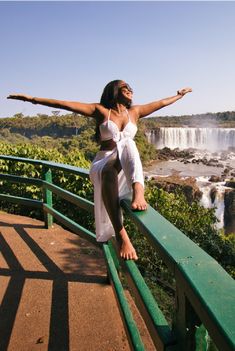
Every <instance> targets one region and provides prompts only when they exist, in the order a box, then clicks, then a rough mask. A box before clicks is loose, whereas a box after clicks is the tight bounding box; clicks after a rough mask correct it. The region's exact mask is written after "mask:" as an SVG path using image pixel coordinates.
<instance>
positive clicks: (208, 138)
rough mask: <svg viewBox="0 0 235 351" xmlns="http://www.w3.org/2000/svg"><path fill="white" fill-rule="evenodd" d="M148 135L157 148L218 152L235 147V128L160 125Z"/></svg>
mask: <svg viewBox="0 0 235 351" xmlns="http://www.w3.org/2000/svg"><path fill="white" fill-rule="evenodd" d="M146 135H147V138H148V141H149V142H150V143H152V144H154V145H155V146H156V148H157V149H162V148H163V147H169V148H170V149H175V148H179V149H182V150H183V149H189V148H194V149H198V150H208V151H211V152H217V151H222V150H229V149H230V148H235V128H212V127H210V128H191V127H190V128H189V127H180V128H176V127H160V128H157V129H154V130H150V131H148V132H147V133H146Z"/></svg>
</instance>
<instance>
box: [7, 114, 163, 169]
mask: <svg viewBox="0 0 235 351" xmlns="http://www.w3.org/2000/svg"><path fill="white" fill-rule="evenodd" d="M94 135H95V122H94V120H93V119H92V118H87V117H83V116H80V115H77V114H75V113H70V114H66V115H61V116H60V115H59V111H54V113H53V116H48V115H38V116H36V117H25V116H23V115H22V114H17V115H15V116H14V117H12V118H1V119H0V141H1V140H2V141H8V142H9V143H12V144H22V143H30V144H33V145H38V146H39V147H44V148H49V149H50V148H54V149H57V150H58V151H59V152H60V153H61V154H63V155H67V154H69V153H71V152H73V151H77V150H79V151H81V150H82V152H83V154H84V155H85V158H86V159H88V160H90V161H91V160H92V159H93V158H94V156H95V154H96V152H97V151H98V149H99V145H98V144H97V143H96V141H95V139H94ZM135 140H136V144H137V147H138V149H139V152H140V157H141V159H142V162H143V164H144V165H145V164H147V163H148V162H150V161H151V160H152V159H155V156H156V150H155V147H154V146H153V145H152V144H150V143H149V142H148V140H147V138H146V136H145V134H144V128H143V123H142V122H141V123H140V124H139V130H138V132H137V135H136V138H135Z"/></svg>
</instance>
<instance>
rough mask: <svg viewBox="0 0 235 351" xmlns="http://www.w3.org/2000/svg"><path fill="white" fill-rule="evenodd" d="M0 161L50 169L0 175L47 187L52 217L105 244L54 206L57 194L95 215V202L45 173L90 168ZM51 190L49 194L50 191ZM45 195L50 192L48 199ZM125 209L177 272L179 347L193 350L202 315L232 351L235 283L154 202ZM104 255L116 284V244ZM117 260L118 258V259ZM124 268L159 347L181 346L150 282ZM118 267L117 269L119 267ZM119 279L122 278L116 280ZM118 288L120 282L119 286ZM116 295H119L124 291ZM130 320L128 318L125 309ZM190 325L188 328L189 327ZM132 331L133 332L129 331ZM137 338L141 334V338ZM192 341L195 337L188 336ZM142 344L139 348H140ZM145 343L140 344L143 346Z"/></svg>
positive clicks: (223, 349) (84, 173)
mask: <svg viewBox="0 0 235 351" xmlns="http://www.w3.org/2000/svg"><path fill="white" fill-rule="evenodd" d="M0 159H2V160H8V161H13V162H26V163H31V164H35V165H40V166H42V167H43V168H44V169H46V172H44V173H45V180H44V181H43V180H39V179H33V178H24V177H18V176H13V175H6V174H3V175H0V179H3V180H7V181H11V182H19V183H22V182H23V183H24V182H25V183H26V184H27V183H29V184H35V185H37V186H42V184H43V188H44V191H45V196H44V204H43V210H44V212H45V213H46V215H50V216H53V217H54V218H56V219H57V220H58V221H59V222H61V223H62V224H64V225H65V226H66V227H67V228H69V229H70V230H72V231H73V232H74V233H76V234H79V235H81V236H82V237H84V238H86V239H88V240H90V241H91V242H92V243H93V244H95V245H97V246H99V247H102V244H99V243H97V242H96V239H95V235H94V234H93V233H91V232H89V231H88V230H86V229H85V228H83V227H81V226H79V225H78V224H77V223H75V222H74V221H72V220H70V219H69V218H67V217H66V216H64V215H63V214H61V213H59V212H58V211H56V210H54V209H53V206H52V201H51V200H52V193H55V194H57V195H59V196H61V197H62V198H64V199H66V200H68V201H70V202H72V203H74V204H76V205H77V206H79V207H82V208H84V209H85V210H87V211H89V212H92V213H93V204H92V203H91V202H89V201H87V200H84V199H81V198H80V197H79V196H77V195H75V194H72V193H70V192H68V191H66V190H64V189H61V188H59V187H57V186H56V185H54V184H52V183H51V178H50V175H48V176H47V175H46V173H47V171H48V169H56V170H61V171H64V172H69V173H74V174H77V175H79V176H81V177H84V178H87V177H88V170H84V169H81V168H77V167H73V166H68V165H63V164H57V163H54V162H49V161H41V160H30V159H24V158H18V157H13V156H5V155H3V156H1V155H0ZM46 192H47V193H46ZM46 194H47V195H48V194H49V196H48V197H47V196H46ZM0 200H4V201H9V202H15V203H19V204H24V205H29V206H31V207H38V208H42V202H41V201H36V200H31V199H26V198H20V197H15V196H11V195H6V194H1V195H0ZM121 205H122V207H123V208H124V210H125V212H126V213H127V214H128V215H129V216H130V218H131V219H132V220H133V221H134V222H135V223H136V225H137V227H138V228H139V229H140V230H141V232H142V233H143V234H144V235H145V236H146V237H147V238H148V240H149V241H150V243H151V244H152V245H153V247H154V248H155V249H156V251H157V252H158V253H159V254H160V256H161V257H162V259H163V261H164V262H165V263H166V264H167V265H168V267H169V269H170V270H171V271H172V272H173V273H174V276H175V280H176V290H177V296H176V297H177V299H176V300H177V305H176V323H175V326H174V328H173V333H174V332H175V331H176V332H177V339H178V340H177V341H178V351H183V350H187V351H189V350H190V351H191V349H192V345H193V342H192V340H193V338H194V335H193V332H191V331H190V332H188V331H187V329H186V328H188V326H189V327H190V328H191V327H193V328H194V326H195V320H196V319H197V318H199V319H200V321H201V322H202V323H203V324H204V325H205V327H206V329H207V331H208V332H209V334H210V336H211V337H212V339H213V341H215V343H216V345H217V347H218V348H219V350H220V351H232V350H234V349H235V329H234V325H235V303H234V302H235V283H234V281H233V280H232V278H231V277H230V276H229V275H228V274H227V273H226V272H225V271H224V270H223V268H222V267H221V266H220V265H219V264H218V263H217V262H216V261H215V260H214V259H213V258H212V257H210V256H209V255H207V254H206V253H205V252H204V251H203V250H201V249H200V248H199V247H198V246H197V245H196V244H194V243H193V242H192V241H191V240H190V239H189V238H188V237H186V236H185V235H184V234H183V233H182V232H180V230H178V229H177V228H175V227H174V226H173V225H172V224H171V223H169V222H168V221H167V220H166V219H165V218H164V217H162V216H161V215H160V214H159V213H157V212H156V211H155V210H154V209H152V208H151V207H150V206H149V207H148V210H147V211H141V212H138V211H132V210H131V208H130V201H129V200H123V201H122V202H121ZM103 247H104V253H105V257H106V260H107V264H108V269H109V275H110V277H111V281H112V284H113V285H115V284H114V280H115V282H116V281H117V278H118V272H117V271H119V269H120V264H119V262H118V259H116V258H115V257H116V253H115V250H112V243H110V242H109V243H108V244H104V246H103ZM114 261H115V262H114ZM121 262H122V265H121V266H122V267H123V270H124V272H125V273H126V274H127V278H128V282H129V285H130V287H131V289H132V291H133V292H134V296H135V298H136V303H137V306H138V307H139V309H140V311H141V314H142V316H143V318H144V320H145V322H146V325H147V327H148V328H149V331H150V334H151V336H152V338H153V341H154V342H155V345H157V347H158V351H160V350H165V351H170V350H171V351H173V350H174V351H175V350H176V349H177V347H176V345H172V344H171V342H173V341H174V340H173V339H172V331H171V330H170V329H169V326H168V325H167V323H166V321H165V318H164V316H163V315H162V313H161V311H160V310H159V308H158V306H157V304H156V301H154V299H153V297H152V295H151V293H150V292H149V291H148V288H147V287H146V284H145V282H144V280H143V278H142V276H141V275H140V273H139V271H138V269H137V267H136V265H135V263H134V262H133V261H125V262H123V261H121ZM115 266H116V268H115ZM117 282H118V281H117ZM116 285H117V286H119V283H117V284H116ZM114 290H115V293H116V295H117V297H118V298H119V304H122V303H120V299H121V300H122V297H121V295H122V294H121V295H120V294H119V293H117V292H116V288H115V286H114ZM119 295H120V296H119ZM121 313H122V315H123V316H124V319H126V318H127V317H128V316H126V314H125V313H124V314H123V312H121ZM190 328H189V329H190ZM128 333H129V331H128ZM132 339H133V336H130V342H131V345H132V348H134V349H136V350H137V349H138V350H139V349H141V350H142V348H141V347H142V346H139V344H138V342H137V346H133V342H134V341H135V340H134V339H135V337H134V339H133V340H132ZM137 339H138V337H137ZM189 339H191V340H189ZM135 347H137V348H135ZM138 347H140V348H138Z"/></svg>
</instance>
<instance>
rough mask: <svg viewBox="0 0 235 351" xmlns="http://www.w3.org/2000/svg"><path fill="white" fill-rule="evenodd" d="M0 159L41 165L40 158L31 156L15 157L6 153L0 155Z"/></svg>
mask: <svg viewBox="0 0 235 351" xmlns="http://www.w3.org/2000/svg"><path fill="white" fill-rule="evenodd" d="M0 160H6V161H16V162H24V163H31V164H35V165H41V164H42V161H41V160H34V159H31V158H24V157H17V156H8V155H0Z"/></svg>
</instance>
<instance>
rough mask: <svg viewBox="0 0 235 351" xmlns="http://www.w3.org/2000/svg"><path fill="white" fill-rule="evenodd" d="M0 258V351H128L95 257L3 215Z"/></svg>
mask: <svg viewBox="0 0 235 351" xmlns="http://www.w3.org/2000/svg"><path fill="white" fill-rule="evenodd" d="M0 250H1V252H0V282H1V283H0V302H1V306H0V350H1V351H4V350H9V351H13V350H14V351H34V350H50V351H51V350H56V351H66V350H76V351H83V350H84V351H88V350H89V351H92V350H94V351H97V350H99V351H102V350H104V351H111V350H117V351H120V350H129V346H128V342H127V339H126V334H125V331H124V328H123V324H122V321H121V317H120V314H119V311H118V307H117V304H116V301H115V298H114V295H113V291H112V288H111V286H110V285H109V284H108V283H107V277H106V268H105V262H104V260H103V256H102V251H101V250H99V249H97V248H95V247H94V246H92V245H91V244H89V243H87V242H86V241H84V240H82V239H80V238H79V237H78V236H76V235H74V234H72V233H70V232H68V231H66V230H64V229H63V228H61V227H60V226H58V225H55V226H54V228H52V229H50V230H47V229H45V228H44V227H43V223H42V222H40V221H38V220H34V219H31V218H28V217H21V216H16V215H8V214H5V213H0ZM143 334H145V332H144V331H143ZM146 349H147V350H154V348H153V347H152V346H151V345H147V348H146Z"/></svg>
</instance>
